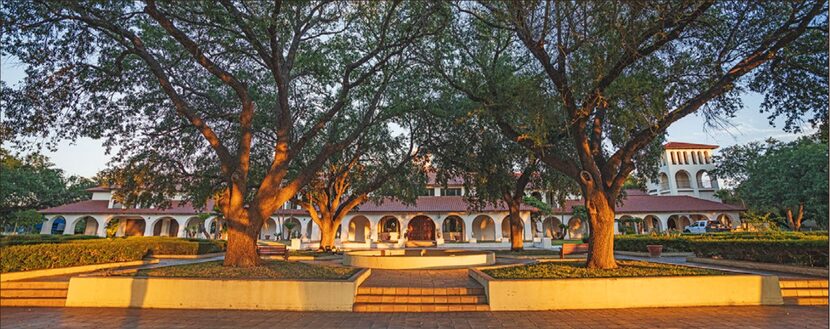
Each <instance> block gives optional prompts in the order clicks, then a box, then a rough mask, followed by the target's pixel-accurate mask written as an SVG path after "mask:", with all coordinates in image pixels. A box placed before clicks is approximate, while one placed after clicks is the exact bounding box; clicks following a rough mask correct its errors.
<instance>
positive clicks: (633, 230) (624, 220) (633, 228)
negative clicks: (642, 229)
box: [617, 215, 637, 234]
mask: <svg viewBox="0 0 830 329" xmlns="http://www.w3.org/2000/svg"><path fill="white" fill-rule="evenodd" d="M632 219H633V217H631V216H628V215H624V216H621V217H620V219H619V220H617V225H619V231H620V233H622V234H637V223H634V222H632Z"/></svg>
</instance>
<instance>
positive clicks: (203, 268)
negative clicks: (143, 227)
mask: <svg viewBox="0 0 830 329" xmlns="http://www.w3.org/2000/svg"><path fill="white" fill-rule="evenodd" d="M358 270H360V269H357V268H349V267H339V266H325V265H316V264H306V263H299V262H283V261H267V262H265V263H263V264H262V265H259V266H256V267H248V268H239V267H226V266H222V262H219V261H217V262H204V263H195V264H185V265H177V266H167V267H160V268H154V269H146V270H140V271H138V272H137V273H136V274H134V275H136V276H146V277H163V278H172V277H176V278H182V277H185V278H210V279H282V280H345V279H348V278H350V277H351V276H352V275H354V273H355V272H357V271H358Z"/></svg>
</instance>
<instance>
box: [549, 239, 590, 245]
mask: <svg viewBox="0 0 830 329" xmlns="http://www.w3.org/2000/svg"><path fill="white" fill-rule="evenodd" d="M566 243H570V244H583V243H585V242H583V241H582V239H578V240H550V244H551V245H554V246H561V245H563V244H566Z"/></svg>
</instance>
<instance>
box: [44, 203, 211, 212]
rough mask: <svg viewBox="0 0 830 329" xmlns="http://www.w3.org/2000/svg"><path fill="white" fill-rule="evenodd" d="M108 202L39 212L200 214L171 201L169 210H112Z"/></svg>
mask: <svg viewBox="0 0 830 329" xmlns="http://www.w3.org/2000/svg"><path fill="white" fill-rule="evenodd" d="M108 206H109V201H108V200H84V201H79V202H75V203H70V204H65V205H61V206H57V207H52V208H46V209H43V210H40V211H39V212H40V213H41V214H114V215H117V214H138V215H142V214H146V215H150V214H165V215H194V214H198V213H202V212H204V211H200V210H198V209H195V208H193V205H191V204H190V203H183V202H179V201H171V204H170V208H166V209H160V208H140V209H136V208H133V209H113V208H108ZM212 208H213V202H212V201H210V202H208V204H207V205H206V206H205V209H212Z"/></svg>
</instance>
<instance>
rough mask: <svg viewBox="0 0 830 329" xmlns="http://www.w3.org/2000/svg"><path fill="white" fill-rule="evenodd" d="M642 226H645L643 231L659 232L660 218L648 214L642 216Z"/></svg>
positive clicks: (660, 230)
mask: <svg viewBox="0 0 830 329" xmlns="http://www.w3.org/2000/svg"><path fill="white" fill-rule="evenodd" d="M643 226H644V228H645V233H660V232H662V229H661V228H660V219H659V218H657V216H653V215H648V216H646V217H645V218H643Z"/></svg>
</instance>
